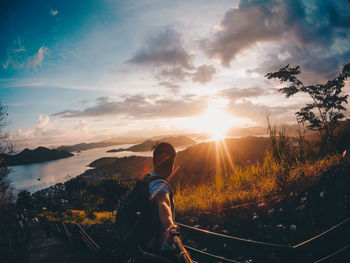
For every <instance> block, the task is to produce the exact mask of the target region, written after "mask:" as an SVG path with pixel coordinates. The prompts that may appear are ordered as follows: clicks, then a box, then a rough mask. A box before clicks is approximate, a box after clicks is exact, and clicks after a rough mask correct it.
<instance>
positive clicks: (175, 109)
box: [52, 95, 207, 119]
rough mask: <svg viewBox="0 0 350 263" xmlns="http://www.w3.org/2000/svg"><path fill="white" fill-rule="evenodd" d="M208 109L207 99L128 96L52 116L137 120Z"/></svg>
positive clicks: (101, 99) (100, 99)
mask: <svg viewBox="0 0 350 263" xmlns="http://www.w3.org/2000/svg"><path fill="white" fill-rule="evenodd" d="M206 108H207V102H206V100H205V99H196V98H194V97H183V98H181V99H174V98H171V99H170V98H164V99H158V100H155V101H153V102H150V101H149V99H148V98H147V97H144V96H140V95H134V96H126V97H125V98H123V99H122V100H118V101H116V100H112V99H111V98H109V97H101V98H98V99H97V100H96V105H94V106H92V107H88V108H85V109H84V110H82V111H77V110H64V111H61V112H58V113H55V114H52V116H58V117H62V118H78V117H98V116H124V117H129V118H137V119H154V118H172V117H188V116H192V115H196V114H198V113H200V112H202V111H204V110H205V109H206Z"/></svg>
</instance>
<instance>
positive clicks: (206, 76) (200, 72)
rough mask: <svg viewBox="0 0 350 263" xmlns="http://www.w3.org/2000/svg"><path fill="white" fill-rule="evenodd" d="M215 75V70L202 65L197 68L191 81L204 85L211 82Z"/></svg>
mask: <svg viewBox="0 0 350 263" xmlns="http://www.w3.org/2000/svg"><path fill="white" fill-rule="evenodd" d="M215 73H216V69H215V68H214V67H213V66H211V65H202V66H200V67H198V68H197V71H196V72H195V73H193V76H192V81H193V82H199V83H201V84H205V83H207V82H209V81H211V80H212V78H213V75H214V74H215Z"/></svg>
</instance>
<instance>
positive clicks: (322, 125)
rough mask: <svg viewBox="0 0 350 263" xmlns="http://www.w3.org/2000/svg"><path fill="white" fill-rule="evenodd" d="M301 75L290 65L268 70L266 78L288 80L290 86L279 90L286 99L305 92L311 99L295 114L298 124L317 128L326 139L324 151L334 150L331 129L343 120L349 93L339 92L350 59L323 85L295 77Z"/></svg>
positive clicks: (297, 69) (282, 81)
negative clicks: (277, 69)
mask: <svg viewBox="0 0 350 263" xmlns="http://www.w3.org/2000/svg"><path fill="white" fill-rule="evenodd" d="M299 74H300V67H299V66H296V67H295V68H293V67H290V66H289V65H287V66H285V67H284V68H280V70H279V71H276V72H273V73H268V74H266V76H265V77H267V78H268V79H279V80H280V82H281V83H284V82H289V83H290V85H288V86H286V87H283V88H281V89H280V90H279V91H280V92H282V93H283V94H285V96H286V97H287V98H289V97H291V96H293V95H295V94H297V93H306V94H308V95H309V96H310V98H311V99H312V102H311V103H307V104H306V105H305V106H304V107H302V108H301V109H300V110H299V111H297V112H296V113H295V114H296V116H297V121H298V122H299V123H303V124H304V123H305V124H307V125H306V126H307V127H308V128H309V129H310V130H316V131H319V132H320V133H321V135H322V137H324V139H325V144H326V150H327V151H334V149H335V147H334V146H335V141H334V130H335V128H336V126H337V124H338V121H339V120H341V119H343V118H344V117H345V116H344V111H345V110H346V108H345V107H344V105H345V104H347V103H348V95H344V94H342V90H343V87H344V85H345V84H344V82H345V80H346V79H347V78H348V77H349V76H350V62H349V63H347V64H346V65H345V66H344V67H343V70H342V72H341V73H340V74H339V75H338V76H337V77H336V78H334V79H333V80H329V81H327V83H325V84H316V85H307V86H306V85H304V83H303V82H302V81H301V80H299V79H298V78H297V77H296V76H297V75H299Z"/></svg>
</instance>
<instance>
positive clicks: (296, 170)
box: [174, 124, 340, 215]
mask: <svg viewBox="0 0 350 263" xmlns="http://www.w3.org/2000/svg"><path fill="white" fill-rule="evenodd" d="M268 129H269V132H270V145H269V147H268V150H267V151H266V155H265V158H264V160H263V161H262V162H257V163H255V164H252V165H249V166H237V165H235V166H234V167H231V168H232V169H231V170H230V172H228V173H226V172H224V170H217V171H216V173H215V175H213V176H212V177H211V178H207V180H206V181H205V182H202V183H201V184H199V185H193V186H188V187H185V188H182V189H180V187H178V188H177V191H176V193H175V195H174V198H175V206H176V212H177V214H179V215H186V214H197V213H199V212H206V211H207V212H210V211H219V210H221V209H224V208H228V207H232V206H235V205H239V204H243V203H247V202H252V201H253V202H256V201H259V200H262V199H264V198H269V197H271V196H286V195H288V194H290V193H291V192H296V191H300V190H302V189H303V188H305V187H306V186H308V185H310V184H312V183H313V182H315V180H317V178H319V176H321V175H322V173H324V172H325V171H327V170H328V169H330V168H331V167H333V166H335V165H338V164H339V163H340V157H339V156H338V155H332V156H326V157H323V158H321V159H319V160H314V159H313V158H311V157H312V156H313V155H312V154H310V151H309V147H308V142H307V141H306V140H305V136H304V134H303V133H301V132H299V137H298V138H296V144H297V145H292V143H291V140H290V138H289V137H288V136H287V134H286V131H285V129H284V127H282V128H281V129H280V130H279V131H277V129H276V127H272V126H271V125H270V124H269V126H268Z"/></svg>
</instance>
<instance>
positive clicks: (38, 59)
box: [27, 46, 49, 69]
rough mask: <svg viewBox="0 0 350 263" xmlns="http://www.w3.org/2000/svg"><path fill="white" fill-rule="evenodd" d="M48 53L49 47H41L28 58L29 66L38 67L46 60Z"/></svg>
mask: <svg viewBox="0 0 350 263" xmlns="http://www.w3.org/2000/svg"><path fill="white" fill-rule="evenodd" d="M48 53H49V49H48V48H47V47H44V46H42V47H40V48H39V50H38V52H37V53H36V54H34V55H33V56H31V57H29V58H28V62H27V66H28V67H29V68H33V69H36V68H37V67H38V66H40V64H41V63H42V62H43V61H44V58H45V56H47V54H48Z"/></svg>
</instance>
